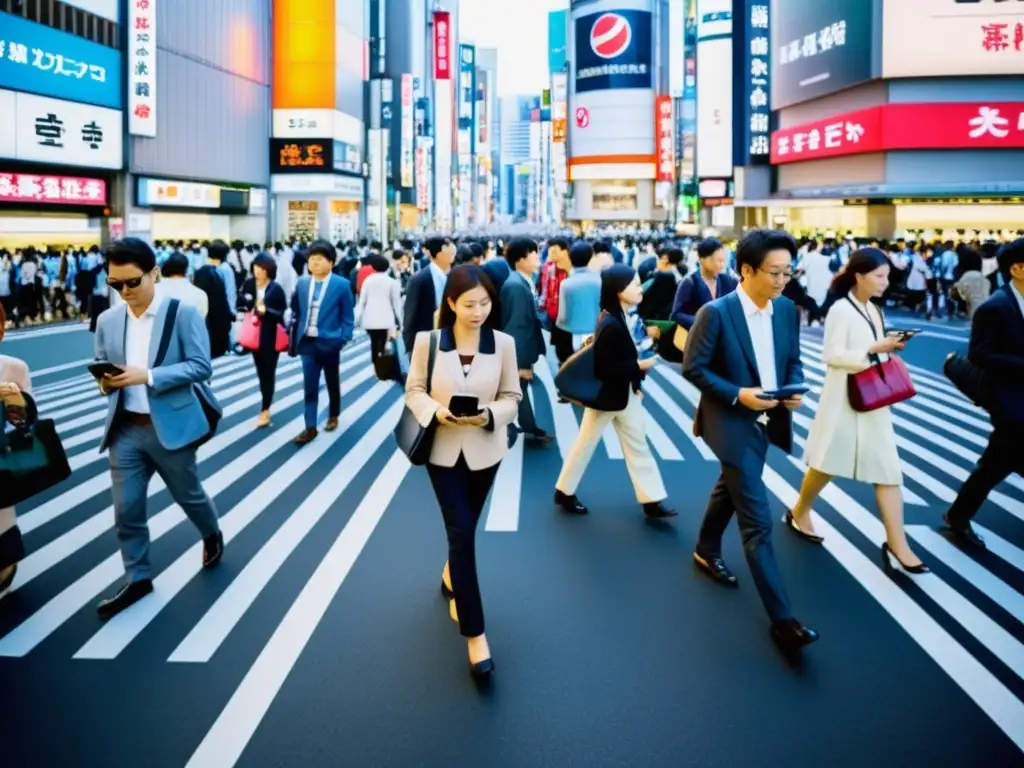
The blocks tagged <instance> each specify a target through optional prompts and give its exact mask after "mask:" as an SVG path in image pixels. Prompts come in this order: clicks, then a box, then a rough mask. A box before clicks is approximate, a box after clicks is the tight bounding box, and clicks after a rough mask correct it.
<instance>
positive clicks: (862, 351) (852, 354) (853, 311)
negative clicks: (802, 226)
mask: <svg viewBox="0 0 1024 768" xmlns="http://www.w3.org/2000/svg"><path fill="white" fill-rule="evenodd" d="M888 286H889V260H888V258H886V255H885V254H884V253H882V251H880V250H878V249H877V248H861V249H860V250H859V251H857V252H856V253H854V254H853V256H852V257H851V258H850V261H849V263H848V264H847V265H846V269H845V270H843V272H842V273H840V274H839V275H837V276H836V278H835V280H833V282H832V291H833V293H834V294H835V296H836V301H835V303H834V304H833V305H832V308H831V309H830V310H829V312H828V316H827V317H826V318H825V342H824V351H823V353H822V362H824V363H825V365H826V366H827V368H828V370H827V372H826V374H825V384H824V386H823V387H822V390H821V398H820V400H819V402H818V412H817V414H816V415H815V417H814V422H813V423H812V424H811V429H810V432H809V434H808V435H807V446H806V449H805V453H804V463H806V464H807V467H808V469H807V474H806V475H805V476H804V481H803V485H802V486H801V487H800V498H799V499H798V500H797V503H796V505H795V506H794V507H793V509H792V511H791V512H789V513H787V514H786V518H785V522H786V524H787V526H788V527H789V529H790V530H791V531H793V532H794V533H796V534H797V535H798V536H800V537H801V538H803V539H805V540H807V541H811V542H813V543H819V544H820V543H821V537H819V536H817V535H816V534H815V533H814V524H813V522H812V521H811V505H813V504H814V501H815V500H816V499H817V498H818V496H819V494H820V493H821V492H822V491H823V490H824V489H825V487H826V486H827V485H828V484H829V482H831V480H832V478H833V477H845V478H849V479H851V480H858V481H860V482H862V483H871V484H872V485H873V486H875V499H876V501H877V503H878V508H879V510H880V511H881V513H882V522H883V523H884V524H885V538H886V542H885V543H884V544H883V545H882V566H883V567H884V568H885V569H886V570H889V569H890V568H891V567H892V561H891V560H890V555H891V556H893V557H895V558H896V561H897V563H898V564H899V565H900V566H901V567H902V568H903V570H905V571H907V572H908V573H927V572H928V567H927V566H925V565H924V563H922V562H921V561H920V560H919V559H918V557H917V555H915V554H914V552H913V550H912V549H911V548H910V544H908V543H907V534H906V532H905V531H904V528H903V491H902V485H903V471H902V469H901V465H900V457H899V452H898V451H897V448H896V432H895V430H894V429H893V425H892V414H891V412H890V409H889V408H878V409H876V410H874V411H867V412H866V413H859V412H857V411H855V410H853V408H852V406H851V405H850V399H849V395H848V393H847V379H848V378H849V377H850V376H851V375H852V374H856V373H860V372H861V371H864V370H867V368H869V367H870V366H871V365H872V364H873V360H872V358H874V359H875V360H882V361H884V360H886V359H887V358H888V356H889V355H890V354H892V353H893V352H897V351H899V350H902V349H903V348H904V346H905V343H904V342H902V341H900V340H899V339H898V338H897V337H894V336H886V331H885V321H884V319H883V318H882V312H881V310H880V309H879V308H878V307H877V306H876V305H875V304H874V303H873V302H872V299H877V298H879V297H880V296H882V294H884V293H885V290H886V288H888Z"/></svg>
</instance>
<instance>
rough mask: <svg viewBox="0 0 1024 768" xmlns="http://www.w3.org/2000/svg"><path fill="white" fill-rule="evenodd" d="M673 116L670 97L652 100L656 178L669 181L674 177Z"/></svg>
mask: <svg viewBox="0 0 1024 768" xmlns="http://www.w3.org/2000/svg"><path fill="white" fill-rule="evenodd" d="M674 123H675V117H674V116H673V114H672V97H671V96H658V97H657V98H656V99H655V100H654V136H655V141H657V155H658V157H657V163H658V171H657V177H656V178H657V180H658V181H668V182H671V181H673V180H674V179H675V164H676V142H675V130H674V128H675V125H674Z"/></svg>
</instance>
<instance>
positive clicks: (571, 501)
mask: <svg viewBox="0 0 1024 768" xmlns="http://www.w3.org/2000/svg"><path fill="white" fill-rule="evenodd" d="M555 504H557V505H558V506H559V507H561V508H562V511H563V512H568V513H569V514H570V515H585V514H587V513H588V512H590V510H589V509H587V508H586V507H584V506H583V504H582V503H581V502H580V500H579V499H577V498H576V494H575V493H573V494H568V493H562V492H561V491H560V490H558V489H557V488H556V489H555Z"/></svg>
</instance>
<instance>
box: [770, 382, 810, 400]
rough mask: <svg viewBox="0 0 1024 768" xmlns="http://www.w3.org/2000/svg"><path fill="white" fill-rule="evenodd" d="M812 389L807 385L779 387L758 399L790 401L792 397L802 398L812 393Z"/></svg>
mask: <svg viewBox="0 0 1024 768" xmlns="http://www.w3.org/2000/svg"><path fill="white" fill-rule="evenodd" d="M810 390H811V388H810V387H808V386H807V385H806V384H790V385H789V386H787V387H779V388H778V389H775V390H772V391H771V392H762V393H760V394H759V395H758V396H757V397H758V399H759V400H789V399H790V398H792V397H802V396H803V395H806V394H807V393H808V392H810Z"/></svg>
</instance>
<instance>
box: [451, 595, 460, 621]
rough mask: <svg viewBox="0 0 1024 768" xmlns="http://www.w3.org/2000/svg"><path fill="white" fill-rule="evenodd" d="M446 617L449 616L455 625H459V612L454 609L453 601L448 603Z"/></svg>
mask: <svg viewBox="0 0 1024 768" xmlns="http://www.w3.org/2000/svg"><path fill="white" fill-rule="evenodd" d="M448 615H449V616H451V619H452V621H454V622H455V623H456V624H458V623H459V612H458V610H457V609H456V608H455V601H454V600H449V601H448Z"/></svg>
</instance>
